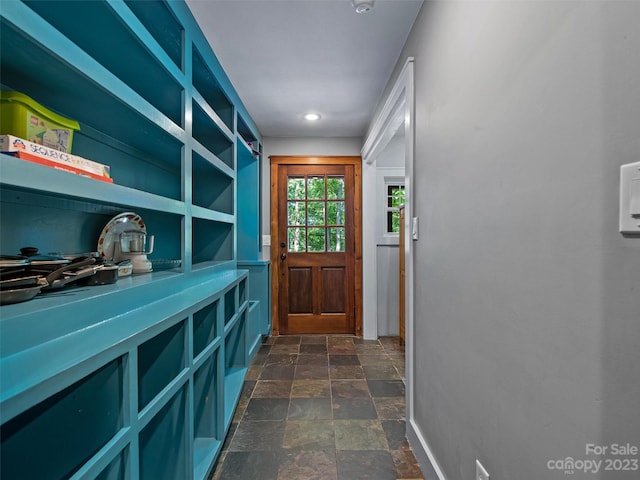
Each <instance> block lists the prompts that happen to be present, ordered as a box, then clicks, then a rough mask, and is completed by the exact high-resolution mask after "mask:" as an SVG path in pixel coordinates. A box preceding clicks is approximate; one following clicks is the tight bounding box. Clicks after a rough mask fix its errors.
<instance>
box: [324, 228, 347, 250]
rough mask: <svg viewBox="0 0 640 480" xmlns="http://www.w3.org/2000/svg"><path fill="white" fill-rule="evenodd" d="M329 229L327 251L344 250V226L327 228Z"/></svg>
mask: <svg viewBox="0 0 640 480" xmlns="http://www.w3.org/2000/svg"><path fill="white" fill-rule="evenodd" d="M327 230H328V231H329V251H330V252H344V251H345V245H344V242H345V231H344V227H335V228H328V229H327Z"/></svg>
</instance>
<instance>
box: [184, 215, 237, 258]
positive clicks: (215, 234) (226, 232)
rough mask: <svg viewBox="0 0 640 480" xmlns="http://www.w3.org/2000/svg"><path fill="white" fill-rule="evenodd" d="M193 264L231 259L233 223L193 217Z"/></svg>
mask: <svg viewBox="0 0 640 480" xmlns="http://www.w3.org/2000/svg"><path fill="white" fill-rule="evenodd" d="M192 251H193V264H194V265H197V264H205V263H206V264H211V263H219V262H227V261H232V260H233V258H234V241H233V224H230V223H224V222H216V221H210V220H203V219H199V218H194V219H193V249H192Z"/></svg>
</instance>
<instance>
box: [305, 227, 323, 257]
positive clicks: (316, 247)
mask: <svg viewBox="0 0 640 480" xmlns="http://www.w3.org/2000/svg"><path fill="white" fill-rule="evenodd" d="M308 241H309V243H308V251H309V252H324V251H325V239H324V228H315V227H314V228H309V238H308Z"/></svg>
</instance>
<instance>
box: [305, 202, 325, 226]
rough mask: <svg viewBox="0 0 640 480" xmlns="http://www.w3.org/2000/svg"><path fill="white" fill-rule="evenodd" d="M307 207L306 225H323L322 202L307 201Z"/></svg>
mask: <svg viewBox="0 0 640 480" xmlns="http://www.w3.org/2000/svg"><path fill="white" fill-rule="evenodd" d="M307 208H308V210H309V216H308V217H307V221H308V225H324V202H309V203H307Z"/></svg>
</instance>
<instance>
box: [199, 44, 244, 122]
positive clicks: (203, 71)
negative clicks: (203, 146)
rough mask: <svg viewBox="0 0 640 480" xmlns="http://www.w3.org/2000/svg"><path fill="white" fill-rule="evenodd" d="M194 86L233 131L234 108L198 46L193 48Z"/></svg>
mask: <svg viewBox="0 0 640 480" xmlns="http://www.w3.org/2000/svg"><path fill="white" fill-rule="evenodd" d="M192 52H193V78H192V82H193V86H194V87H195V89H196V90H197V91H198V93H200V95H202V98H203V99H204V100H205V101H206V102H207V103H208V104H209V105H210V106H211V108H212V109H213V111H214V112H215V113H216V115H217V116H218V117H219V118H220V120H222V122H223V123H224V124H225V125H226V126H227V128H228V129H229V130H230V131H233V130H234V128H233V124H234V122H233V118H234V108H233V104H232V103H231V101H230V100H229V98H228V97H227V95H226V94H225V93H224V90H223V89H222V87H221V86H220V82H219V81H218V79H217V78H216V76H215V75H214V74H213V72H212V71H211V69H210V68H209V67H208V66H207V62H206V61H205V60H204V58H203V56H202V55H201V54H200V52H199V51H198V49H197V48H196V47H194V48H193V50H192Z"/></svg>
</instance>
